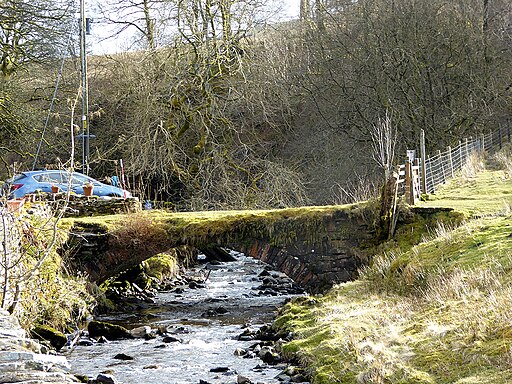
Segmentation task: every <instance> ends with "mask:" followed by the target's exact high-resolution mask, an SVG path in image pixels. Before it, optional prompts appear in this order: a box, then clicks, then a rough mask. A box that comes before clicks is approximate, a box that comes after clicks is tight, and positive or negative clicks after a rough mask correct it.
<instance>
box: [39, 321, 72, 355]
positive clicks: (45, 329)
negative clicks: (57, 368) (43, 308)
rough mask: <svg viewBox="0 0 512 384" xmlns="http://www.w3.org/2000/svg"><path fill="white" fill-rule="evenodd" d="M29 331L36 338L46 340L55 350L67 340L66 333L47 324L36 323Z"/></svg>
mask: <svg viewBox="0 0 512 384" xmlns="http://www.w3.org/2000/svg"><path fill="white" fill-rule="evenodd" d="M30 333H31V335H32V337H34V338H36V339H38V340H41V341H48V342H49V343H50V344H51V346H52V347H53V348H55V349H56V350H59V349H61V348H62V347H63V346H64V345H66V343H67V342H68V338H67V337H66V335H64V334H63V333H62V332H60V331H57V330H56V329H54V328H52V327H50V326H48V325H38V326H37V327H35V328H34V329H33V330H32V331H31V332H30Z"/></svg>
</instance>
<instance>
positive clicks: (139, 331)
mask: <svg viewBox="0 0 512 384" xmlns="http://www.w3.org/2000/svg"><path fill="white" fill-rule="evenodd" d="M151 333H152V329H151V327H150V326H148V325H144V326H142V327H137V328H133V329H130V334H131V335H132V336H133V337H135V338H146V337H147V336H148V335H150V334H151Z"/></svg>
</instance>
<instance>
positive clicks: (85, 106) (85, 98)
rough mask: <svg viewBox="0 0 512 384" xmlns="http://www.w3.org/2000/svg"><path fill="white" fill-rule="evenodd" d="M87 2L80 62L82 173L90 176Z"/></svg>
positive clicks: (82, 8)
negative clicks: (86, 40)
mask: <svg viewBox="0 0 512 384" xmlns="http://www.w3.org/2000/svg"><path fill="white" fill-rule="evenodd" d="M85 35H86V19H85V0H80V61H81V63H82V66H81V71H82V172H83V173H85V174H86V175H88V174H89V120H88V119H89V117H88V116H89V85H88V82H87V54H86V50H85V48H86V46H85Z"/></svg>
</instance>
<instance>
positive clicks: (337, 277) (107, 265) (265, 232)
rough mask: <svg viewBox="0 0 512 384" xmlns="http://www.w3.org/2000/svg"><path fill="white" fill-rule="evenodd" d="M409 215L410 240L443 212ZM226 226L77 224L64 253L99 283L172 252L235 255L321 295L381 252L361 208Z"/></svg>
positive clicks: (240, 220) (404, 223)
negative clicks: (111, 227)
mask: <svg viewBox="0 0 512 384" xmlns="http://www.w3.org/2000/svg"><path fill="white" fill-rule="evenodd" d="M283 212H284V213H283ZM408 215H409V216H407V217H405V218H404V219H401V220H400V221H399V232H400V230H401V229H400V227H402V228H404V229H405V228H409V229H408V230H406V232H411V231H412V232H411V233H414V234H415V236H421V233H424V231H425V227H428V226H432V227H433V226H435V225H437V220H438V219H439V216H438V212H437V211H432V212H430V211H425V212H420V211H417V212H412V211H411V212H410V213H409V214H408ZM425 217H427V219H425ZM127 220H128V219H127ZM220 220H221V219H219V221H218V222H217V221H215V220H210V221H204V222H201V221H198V222H190V223H187V224H183V222H180V221H179V219H176V218H170V219H167V220H162V221H160V222H159V223H158V224H151V225H149V224H144V220H143V219H142V218H140V219H135V220H132V221H131V224H130V222H129V221H127V222H126V223H125V224H124V225H121V226H120V227H118V229H117V230H109V229H105V228H104V227H101V226H98V225H97V224H94V223H86V224H84V223H82V224H80V223H79V222H77V225H75V227H74V228H72V230H71V232H72V233H74V235H73V236H72V238H71V240H70V241H69V242H68V244H66V246H65V247H63V252H71V251H72V252H73V255H72V257H71V260H73V264H74V266H75V268H76V269H79V270H82V271H85V272H87V273H88V275H89V276H90V279H91V280H92V281H96V282H100V283H101V282H102V281H104V280H106V279H107V278H109V277H111V276H114V275H116V274H118V273H120V272H122V271H124V270H127V269H129V268H131V267H134V266H136V265H138V264H140V263H141V262H142V261H144V260H146V259H148V258H150V257H152V256H155V255H156V254H158V253H161V252H167V251H169V250H171V249H173V250H174V251H175V252H176V254H178V255H182V258H183V259H184V258H190V256H191V255H192V254H194V253H193V251H192V249H196V250H199V251H201V250H205V251H204V253H205V255H209V257H210V256H211V255H221V254H222V252H221V248H226V249H233V250H236V251H241V252H244V253H245V254H246V255H248V256H250V257H253V258H256V259H259V260H262V261H264V262H266V263H268V264H270V265H271V266H273V267H274V268H275V269H276V270H279V271H282V272H284V273H286V274H287V275H288V276H289V277H291V278H292V279H293V280H294V281H295V282H297V283H298V284H299V285H301V286H302V287H304V288H305V289H306V290H308V291H309V292H320V291H324V290H326V289H327V288H329V287H330V286H331V285H333V284H335V283H339V282H346V281H349V280H352V279H354V278H355V277H356V275H357V271H358V269H359V267H361V266H362V265H364V264H366V263H368V261H369V260H370V258H371V256H372V252H373V251H374V250H375V245H376V244H375V242H376V240H375V231H374V229H373V227H372V223H373V222H375V221H376V219H375V217H374V216H372V214H371V209H366V208H361V207H358V206H354V207H349V208H346V207H345V208H339V209H332V210H327V211H325V212H324V211H322V212H320V213H319V212H318V211H317V212H313V213H310V214H309V216H308V215H290V214H288V212H287V211H282V212H280V213H278V214H276V215H274V216H271V217H270V216H264V215H263V216H256V215H254V217H252V216H243V217H242V216H240V217H238V216H234V215H232V216H229V218H228V219H224V221H223V222H221V221H220ZM422 228H423V229H422ZM408 236H410V234H409V235H408ZM418 240H419V239H418ZM68 259H69V257H68Z"/></svg>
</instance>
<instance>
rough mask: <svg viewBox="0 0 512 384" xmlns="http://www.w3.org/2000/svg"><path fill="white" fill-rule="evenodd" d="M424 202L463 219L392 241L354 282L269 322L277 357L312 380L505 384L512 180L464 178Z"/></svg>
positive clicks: (511, 286) (511, 304)
mask: <svg viewBox="0 0 512 384" xmlns="http://www.w3.org/2000/svg"><path fill="white" fill-rule="evenodd" d="M421 204H422V205H423V206H442V207H452V208H455V209H456V210H458V211H460V212H462V213H463V214H464V216H465V217H466V220H465V221H464V222H463V223H462V224H461V225H459V226H457V227H454V228H450V227H449V226H447V225H441V224H440V225H439V226H438V228H437V229H436V230H434V231H430V232H426V233H424V235H423V241H421V242H420V243H419V244H417V245H415V246H413V247H403V246H402V249H400V248H399V247H398V246H397V243H394V244H393V243H392V244H388V246H387V248H386V249H387V250H386V251H385V252H382V253H381V254H380V255H378V256H376V257H375V258H374V260H373V263H372V265H371V266H369V267H367V268H365V269H364V270H363V271H362V273H361V276H360V279H359V280H358V281H355V282H351V283H347V284H342V285H339V286H336V287H335V288H333V289H332V290H331V291H329V292H328V293H327V294H326V295H324V296H323V297H317V298H313V297H311V298H306V299H301V300H298V301H296V302H292V303H290V304H288V305H287V306H286V308H285V310H284V311H283V312H282V314H281V317H280V318H278V320H277V321H276V326H277V327H281V328H286V329H288V330H290V331H292V332H293V333H294V335H295V340H294V341H292V342H291V343H289V344H287V345H285V346H284V351H285V353H286V354H287V355H288V356H289V357H290V358H295V359H298V360H299V361H301V362H302V363H303V364H305V365H307V366H308V367H309V369H310V373H311V374H312V377H313V382H314V383H322V384H323V383H325V384H327V383H458V384H462V383H467V384H469V383H472V384H474V383H509V382H512V366H511V362H512V353H511V348H512V323H511V321H510V319H511V318H512V299H511V297H512V278H511V268H512V220H511V214H510V205H511V204H512V181H511V179H510V175H509V174H507V172H506V171H503V170H487V171H479V172H469V173H468V172H466V173H465V174H464V175H460V176H459V177H458V178H457V179H455V180H452V181H451V182H450V183H449V184H447V185H445V186H443V188H441V189H440V190H439V191H437V192H436V194H435V195H434V196H430V199H429V200H428V201H426V202H423V203H421Z"/></svg>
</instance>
